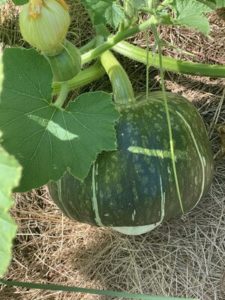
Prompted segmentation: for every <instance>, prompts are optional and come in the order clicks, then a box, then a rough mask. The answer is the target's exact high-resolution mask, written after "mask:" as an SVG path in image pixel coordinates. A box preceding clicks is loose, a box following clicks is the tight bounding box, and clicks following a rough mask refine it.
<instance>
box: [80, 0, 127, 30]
mask: <svg viewBox="0 0 225 300" xmlns="http://www.w3.org/2000/svg"><path fill="white" fill-rule="evenodd" d="M81 2H82V3H83V5H84V6H85V8H86V9H87V10H88V11H89V14H90V16H91V19H92V22H93V23H94V25H99V24H109V25H111V26H112V27H115V28H117V27H118V26H119V24H120V23H121V21H123V19H124V12H123V7H122V6H121V5H119V4H118V3H117V1H114V0H101V1H98V0H81Z"/></svg>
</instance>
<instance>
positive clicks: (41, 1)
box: [19, 0, 70, 55]
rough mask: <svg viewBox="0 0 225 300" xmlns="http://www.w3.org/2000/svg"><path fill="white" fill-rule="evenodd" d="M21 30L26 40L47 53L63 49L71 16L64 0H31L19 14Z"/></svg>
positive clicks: (53, 53) (52, 53) (54, 53)
mask: <svg viewBox="0 0 225 300" xmlns="http://www.w3.org/2000/svg"><path fill="white" fill-rule="evenodd" d="M19 24H20V31H21V34H22V36H23V38H24V40H25V41H27V42H28V43H29V44H30V45H31V46H33V47H34V48H37V49H38V50H40V51H41V52H42V53H44V54H46V55H56V54H58V53H60V52H61V51H62V50H63V42H64V40H65V37H66V34H67V31H68V28H69V25H70V16H69V12H68V7H67V5H66V3H65V2H64V0H58V1H57V0H30V1H29V3H27V4H25V5H23V8H22V11H21V12H20V16H19Z"/></svg>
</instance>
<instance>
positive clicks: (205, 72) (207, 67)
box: [112, 41, 225, 78]
mask: <svg viewBox="0 0 225 300" xmlns="http://www.w3.org/2000/svg"><path fill="white" fill-rule="evenodd" d="M112 49H113V50H114V51H115V52H117V53H119V54H122V55H123V56H125V57H128V58H130V59H132V60H134V61H138V62H140V63H143V64H145V65H146V64H148V65H151V66H153V67H155V68H157V69H159V68H160V61H159V57H158V56H157V55H154V54H153V53H152V52H151V51H150V52H149V58H148V61H147V59H146V49H142V48H140V47H138V46H134V45H131V44H130V43H128V42H125V41H123V42H120V43H118V44H116V45H114V46H113V48H112ZM162 64H163V69H164V70H165V71H169V72H175V73H182V74H190V75H198V76H209V77H216V78H217V77H221V78H225V66H224V65H211V64H201V63H194V62H188V61H183V60H177V59H175V58H172V57H167V56H163V55H162Z"/></svg>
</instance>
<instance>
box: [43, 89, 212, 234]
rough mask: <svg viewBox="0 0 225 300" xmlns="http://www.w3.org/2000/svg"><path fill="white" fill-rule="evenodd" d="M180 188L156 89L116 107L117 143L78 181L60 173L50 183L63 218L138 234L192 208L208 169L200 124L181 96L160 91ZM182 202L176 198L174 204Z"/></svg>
mask: <svg viewBox="0 0 225 300" xmlns="http://www.w3.org/2000/svg"><path fill="white" fill-rule="evenodd" d="M167 97H168V106H169V111H170V118H171V124H172V132H173V139H174V150H175V166H176V173H177V178H178V185H179V193H180V198H179V193H178V190H177V186H176V183H175V176H174V169H173V166H172V158H171V153H170V141H169V134H168V125H167V119H166V114H165V104H164V101H163V97H162V92H153V93H151V94H150V96H149V99H148V100H146V99H145V97H144V96H141V97H139V99H138V100H137V102H136V103H133V104H131V105H126V106H117V107H118V109H119V111H120V120H119V121H118V124H117V127H116V130H117V141H118V150H117V151H112V152H104V153H102V154H101V155H99V157H98V159H97V161H96V163H95V164H94V165H93V166H92V168H91V170H90V173H89V175H88V177H87V178H86V179H85V180H84V182H83V183H82V182H80V181H78V180H77V179H75V178H74V177H73V176H71V175H70V174H69V173H67V174H65V175H64V176H63V177H62V179H61V180H59V181H58V182H51V183H50V184H49V191H50V194H51V196H52V198H53V200H54V201H55V203H56V204H57V205H58V206H59V207H60V208H61V209H62V211H63V212H64V213H65V214H66V215H67V216H68V217H70V218H72V219H75V220H77V221H80V222H85V223H89V224H93V225H97V226H109V227H113V229H115V230H117V231H120V232H122V233H126V234H142V233H144V232H147V231H150V230H152V229H154V228H155V227H157V226H158V225H159V224H161V223H162V222H163V221H164V220H168V219H169V218H172V217H176V216H181V215H182V214H183V213H185V212H188V211H189V210H190V209H192V208H193V207H195V206H196V205H197V203H198V202H199V200H200V199H201V198H202V196H203V194H204V193H205V192H206V191H207V189H208V187H209V185H210V183H211V180H212V176H213V157H212V152H211V147H210V143H209V140H208V136H207V132H206V129H205V126H204V123H203V121H202V119H201V117H200V115H199V113H198V112H197V110H196V108H195V107H194V106H193V105H192V104H191V103H190V102H188V101H187V100H186V99H184V98H183V97H180V96H177V95H174V94H171V93H167ZM181 202H182V203H181Z"/></svg>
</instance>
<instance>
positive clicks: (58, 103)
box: [53, 81, 69, 108]
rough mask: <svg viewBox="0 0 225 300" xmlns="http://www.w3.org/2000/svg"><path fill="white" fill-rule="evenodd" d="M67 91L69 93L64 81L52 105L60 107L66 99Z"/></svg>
mask: <svg viewBox="0 0 225 300" xmlns="http://www.w3.org/2000/svg"><path fill="white" fill-rule="evenodd" d="M68 93H69V88H68V85H67V82H66V81H65V82H63V84H62V85H61V89H60V92H59V95H58V97H57V99H56V101H55V102H54V103H53V105H54V106H56V107H58V108H62V107H63V104H64V102H65V101H66V98H67V96H68Z"/></svg>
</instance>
